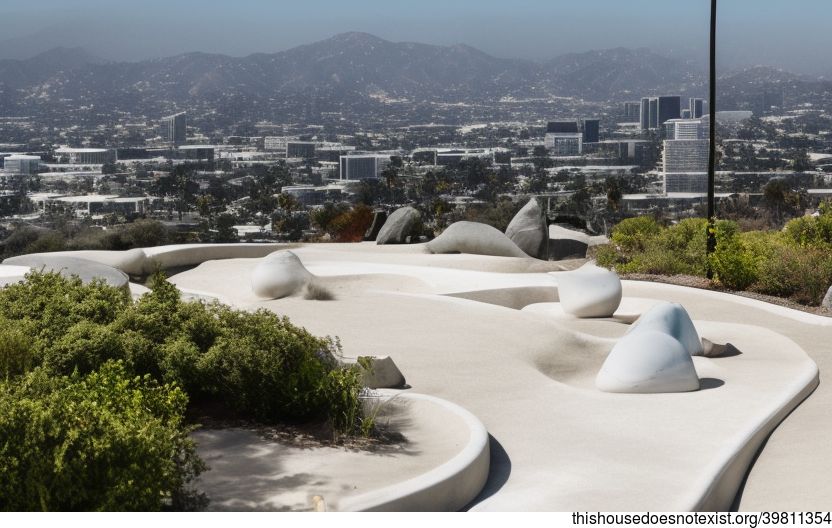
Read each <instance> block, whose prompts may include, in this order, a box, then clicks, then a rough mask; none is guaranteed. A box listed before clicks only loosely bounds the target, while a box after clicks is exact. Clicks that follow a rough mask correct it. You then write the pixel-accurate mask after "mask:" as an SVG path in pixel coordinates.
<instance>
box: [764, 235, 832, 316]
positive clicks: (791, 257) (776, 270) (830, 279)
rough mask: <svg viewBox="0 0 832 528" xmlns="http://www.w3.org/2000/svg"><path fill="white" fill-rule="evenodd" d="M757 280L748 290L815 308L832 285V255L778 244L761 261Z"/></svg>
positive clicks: (822, 251) (823, 251)
mask: <svg viewBox="0 0 832 528" xmlns="http://www.w3.org/2000/svg"><path fill="white" fill-rule="evenodd" d="M759 269H760V272H759V278H758V281H757V283H756V284H754V285H753V287H752V288H751V289H753V290H755V291H759V292H761V293H766V294H769V295H776V296H779V297H786V298H790V299H792V300H794V301H796V302H799V303H802V304H808V305H814V306H818V305H820V303H821V302H822V301H823V297H824V296H825V295H826V291H827V289H828V288H829V286H830V285H832V254H830V253H829V251H828V250H822V249H818V248H813V247H801V246H797V245H795V244H790V243H784V242H783V241H780V242H779V243H776V244H774V245H772V252H771V256H770V258H767V259H764V260H761V261H760V264H759Z"/></svg>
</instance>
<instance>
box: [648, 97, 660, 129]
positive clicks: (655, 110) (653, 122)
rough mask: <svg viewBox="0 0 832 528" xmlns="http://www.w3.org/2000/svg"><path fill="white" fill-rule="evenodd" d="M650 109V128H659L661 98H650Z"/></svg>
mask: <svg viewBox="0 0 832 528" xmlns="http://www.w3.org/2000/svg"><path fill="white" fill-rule="evenodd" d="M648 109H649V114H648V116H649V119H650V126H649V128H659V99H658V98H657V97H651V98H650V104H649V105H648Z"/></svg>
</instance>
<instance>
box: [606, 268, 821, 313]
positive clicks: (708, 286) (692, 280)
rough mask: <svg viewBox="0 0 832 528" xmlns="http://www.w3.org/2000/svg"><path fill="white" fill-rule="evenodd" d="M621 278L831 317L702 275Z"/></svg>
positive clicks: (643, 275)
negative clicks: (717, 293) (730, 287)
mask: <svg viewBox="0 0 832 528" xmlns="http://www.w3.org/2000/svg"><path fill="white" fill-rule="evenodd" d="M621 278H622V279H625V280H637V281H649V282H661V283H665V284H675V285H677V286H688V287H690V288H699V289H701V290H714V291H721V292H724V293H730V294H732V295H739V296H741V297H748V298H750V299H757V300H758V301H763V302H767V303H769V304H776V305H778V306H784V307H786V308H791V309H793V310H800V311H801V312H807V313H811V314H815V315H822V316H824V317H832V313H830V312H829V311H827V310H826V309H825V308H823V307H822V306H807V305H805V304H800V303H796V302H794V301H791V300H789V299H783V298H781V297H774V296H772V295H763V294H762V293H756V292H748V291H734V290H728V289H725V288H720V287H717V286H715V285H714V284H713V283H712V282H711V281H709V280H708V279H705V278H703V277H694V276H691V275H672V276H669V275H648V274H646V273H631V274H627V275H622V276H621Z"/></svg>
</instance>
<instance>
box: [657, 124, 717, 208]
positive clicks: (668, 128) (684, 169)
mask: <svg viewBox="0 0 832 528" xmlns="http://www.w3.org/2000/svg"><path fill="white" fill-rule="evenodd" d="M708 123H709V120H708V119H707V118H705V119H671V120H668V121H666V122H665V123H664V129H665V133H666V137H667V139H666V140H665V141H664V142H663V145H664V191H665V193H680V192H684V193H704V192H707V188H708V153H709V150H710V149H709V141H708V137H709V132H710V129H709V127H708Z"/></svg>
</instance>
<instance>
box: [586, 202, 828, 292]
mask: <svg viewBox="0 0 832 528" xmlns="http://www.w3.org/2000/svg"><path fill="white" fill-rule="evenodd" d="M707 229H708V223H707V221H706V220H704V219H687V220H682V221H681V222H679V223H678V224H677V225H675V226H671V227H668V228H664V227H661V226H660V225H659V224H657V223H656V221H655V220H653V219H652V218H650V217H638V218H631V219H627V220H624V221H622V222H621V223H619V224H618V225H616V226H615V227H614V228H613V230H612V234H611V236H610V244H608V245H606V246H602V247H601V248H599V250H598V254H597V262H598V265H600V266H604V267H607V268H610V269H613V268H614V269H615V270H616V271H617V272H619V273H622V274H627V273H648V274H656V275H678V274H684V275H694V276H701V277H705V276H706V273H707V269H708V267H709V266H710V268H711V270H712V271H713V276H714V281H715V283H716V284H717V285H720V286H723V287H725V288H729V289H733V290H749V291H756V292H760V293H765V294H769V295H775V296H780V297H785V298H790V299H792V300H794V301H796V302H799V303H803V304H807V305H819V304H820V303H821V301H822V300H823V297H824V295H825V294H826V291H827V289H828V288H829V287H830V285H832V211H830V210H828V209H827V210H825V212H824V214H821V215H820V216H818V217H803V218H797V219H795V220H792V221H791V222H789V223H788V224H787V225H786V227H785V229H784V230H783V231H782V232H779V231H751V232H747V233H742V232H741V231H740V228H739V226H738V225H737V224H736V223H735V222H731V221H727V220H719V221H717V222H716V223H715V224H714V234H715V237H716V249H715V251H714V253H713V254H712V255H711V256H710V257H708V256H707V255H706V250H705V246H706V240H707Z"/></svg>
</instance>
